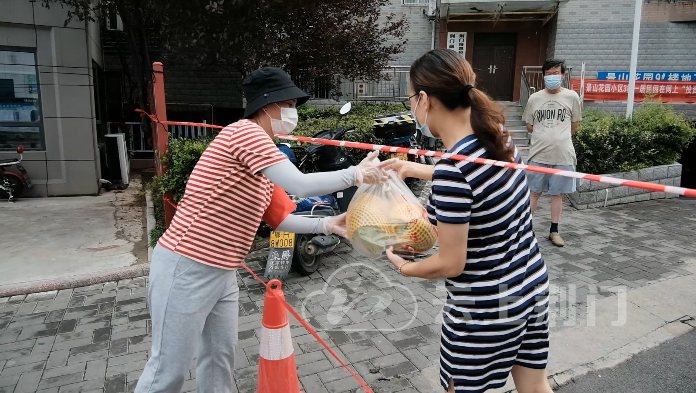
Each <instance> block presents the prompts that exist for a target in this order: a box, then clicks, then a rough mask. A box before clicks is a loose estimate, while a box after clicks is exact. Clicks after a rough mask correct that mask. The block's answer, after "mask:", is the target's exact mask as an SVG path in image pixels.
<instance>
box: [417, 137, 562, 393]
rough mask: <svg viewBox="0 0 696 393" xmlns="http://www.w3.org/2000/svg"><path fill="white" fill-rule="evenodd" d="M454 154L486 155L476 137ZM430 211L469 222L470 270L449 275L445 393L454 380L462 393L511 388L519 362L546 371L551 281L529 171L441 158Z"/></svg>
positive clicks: (442, 218) (436, 217) (434, 218)
mask: <svg viewBox="0 0 696 393" xmlns="http://www.w3.org/2000/svg"><path fill="white" fill-rule="evenodd" d="M449 152H450V153H454V154H463V155H468V156H473V157H481V158H488V153H487V152H486V150H485V149H484V148H483V147H482V146H481V144H480V143H479V141H478V138H477V137H476V136H475V135H471V136H468V137H466V138H464V139H462V140H461V141H459V143H457V145H456V146H454V147H453V148H452V149H451V150H450V151H449ZM515 154H516V155H517V161H518V162H521V158H520V156H519V153H517V152H515ZM427 210H428V215H429V217H430V220H431V222H432V223H433V224H436V223H437V222H443V223H448V224H465V223H469V240H468V249H467V255H466V266H465V267H464V271H463V272H462V274H461V275H459V276H457V277H452V278H448V279H447V280H446V289H447V304H446V306H445V309H444V315H443V321H444V322H443V326H442V336H441V347H440V380H441V383H442V386H443V387H444V388H445V390H447V389H448V381H449V379H450V378H451V379H452V380H453V381H454V386H455V391H456V392H457V393H460V392H467V393H470V392H485V391H486V390H488V389H493V388H499V387H502V386H503V385H505V382H506V379H507V377H508V375H509V373H510V370H511V369H512V366H513V365H515V364H518V365H521V366H524V367H529V368H535V369H543V368H546V362H547V356H548V347H549V328H548V300H549V299H548V298H549V280H548V275H547V273H546V265H545V264H544V259H543V258H542V257H541V253H540V252H539V247H538V245H537V241H536V238H535V237H534V232H533V231H532V214H531V210H530V203H529V190H528V189H527V179H526V175H525V171H523V170H514V169H508V168H501V167H496V166H490V165H480V164H475V163H468V162H463V161H453V160H441V161H440V162H438V163H437V165H436V166H435V173H434V175H433V183H432V195H431V196H430V202H429V204H428V206H427Z"/></svg>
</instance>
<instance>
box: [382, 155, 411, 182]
mask: <svg viewBox="0 0 696 393" xmlns="http://www.w3.org/2000/svg"><path fill="white" fill-rule="evenodd" d="M412 164H414V163H413V162H411V161H404V160H398V159H397V160H396V161H394V162H392V163H390V164H388V165H386V166H385V167H384V170H385V171H394V172H396V173H398V174H399V177H400V178H401V179H402V180H403V179H405V178H407V177H413V176H411V174H410V172H411V170H412V169H413V166H412Z"/></svg>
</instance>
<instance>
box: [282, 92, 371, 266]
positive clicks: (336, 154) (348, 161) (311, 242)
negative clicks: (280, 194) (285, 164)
mask: <svg viewBox="0 0 696 393" xmlns="http://www.w3.org/2000/svg"><path fill="white" fill-rule="evenodd" d="M350 109H351V104H350V103H347V104H346V105H344V106H343V107H342V108H341V110H340V114H341V116H340V117H339V119H338V121H337V123H336V128H334V129H332V130H325V131H321V132H318V133H317V134H315V135H314V138H321V139H334V140H341V139H343V137H344V136H345V135H346V134H347V133H349V132H351V131H353V130H354V128H344V127H339V126H338V125H339V124H340V121H341V119H342V117H343V116H344V115H345V114H347V113H348V112H349V111H350ZM277 146H278V149H279V150H280V151H281V152H282V153H284V154H285V155H286V156H287V157H288V159H289V160H290V162H292V163H293V164H295V165H296V166H297V168H298V169H299V170H300V171H302V172H303V173H312V172H331V171H336V170H340V169H346V168H349V167H351V166H354V165H356V162H355V160H353V158H352V157H351V156H350V155H348V154H347V153H346V152H344V151H341V150H340V149H339V148H338V147H336V146H328V145H321V144H310V145H308V146H306V147H304V146H291V145H290V144H286V143H281V144H278V145H277ZM356 191H357V187H351V188H348V189H346V190H343V191H338V192H335V193H333V194H327V195H322V196H317V197H311V198H298V197H295V196H293V195H290V198H291V199H292V200H293V202H295V204H296V205H297V209H296V210H295V211H294V212H293V213H292V214H295V215H300V216H304V217H317V218H321V217H328V216H337V215H340V214H342V213H345V212H346V211H347V210H348V205H349V204H350V200H351V199H352V198H353V195H354V194H355V192H356ZM272 236H273V235H272ZM340 243H341V238H340V237H339V236H337V235H330V236H325V235H316V234H296V235H295V241H294V252H293V257H292V268H293V270H295V271H296V272H298V273H299V274H302V275H310V274H312V273H314V272H315V271H316V270H317V268H318V267H319V263H318V256H319V255H322V254H326V253H329V252H331V251H333V250H334V249H335V248H336V246H338V245H339V244H340Z"/></svg>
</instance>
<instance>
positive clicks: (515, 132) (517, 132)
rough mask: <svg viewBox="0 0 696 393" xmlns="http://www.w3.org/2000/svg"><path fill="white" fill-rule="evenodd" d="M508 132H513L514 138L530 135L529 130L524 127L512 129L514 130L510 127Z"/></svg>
mask: <svg viewBox="0 0 696 393" xmlns="http://www.w3.org/2000/svg"><path fill="white" fill-rule="evenodd" d="M508 132H509V133H510V134H512V136H513V137H514V138H529V135H528V134H529V133H528V132H527V130H523V129H520V130H515V129H512V130H511V129H508Z"/></svg>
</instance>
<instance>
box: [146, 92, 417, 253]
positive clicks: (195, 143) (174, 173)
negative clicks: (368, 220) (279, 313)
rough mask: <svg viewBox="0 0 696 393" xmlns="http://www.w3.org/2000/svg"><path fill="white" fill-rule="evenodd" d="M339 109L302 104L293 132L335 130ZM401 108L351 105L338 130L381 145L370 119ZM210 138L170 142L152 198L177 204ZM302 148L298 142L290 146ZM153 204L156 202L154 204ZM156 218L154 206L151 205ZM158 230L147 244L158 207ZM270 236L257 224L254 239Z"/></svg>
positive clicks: (361, 153)
mask: <svg viewBox="0 0 696 393" xmlns="http://www.w3.org/2000/svg"><path fill="white" fill-rule="evenodd" d="M339 109H340V106H337V107H331V108H326V109H324V108H315V107H311V106H308V105H303V106H301V107H300V108H298V114H299V118H300V122H299V124H298V127H297V129H296V130H295V132H294V133H293V134H294V135H299V136H314V135H315V134H316V133H318V132H320V131H324V130H330V129H333V128H335V127H336V121H337V120H338V116H339V113H338V111H339ZM404 110H405V109H404V107H403V105H398V104H365V103H359V104H355V105H353V108H352V109H351V111H350V112H349V113H348V115H346V116H345V117H344V118H343V119H342V120H341V123H340V126H342V127H355V131H354V132H351V133H349V134H347V135H346V137H345V139H346V140H349V141H353V142H364V143H381V142H380V140H378V139H377V138H375V137H374V134H373V131H372V121H373V120H372V119H373V118H374V117H375V116H379V115H385V114H389V113H396V112H403V111H404ZM211 141H212V139H211V138H202V139H170V140H169V150H168V151H167V156H166V157H165V159H164V160H165V162H167V164H168V165H169V167H168V169H167V173H166V174H165V175H164V176H161V177H156V178H155V180H154V182H153V184H152V190H153V198H154V199H155V200H159V201H161V200H162V195H163V194H164V193H165V192H171V193H172V194H173V195H174V202H175V203H179V201H180V200H181V198H183V196H184V191H185V190H186V182H187V181H188V179H189V176H190V175H191V172H192V171H193V168H194V167H195V166H196V163H197V162H198V159H199V158H200V156H201V154H203V152H204V151H205V149H206V148H207V147H208V145H209V144H210V142H211ZM293 144H296V145H302V143H293ZM345 150H346V151H347V152H348V153H349V154H351V156H353V158H354V159H355V160H356V161H357V162H359V161H360V160H362V158H364V157H365V155H367V153H368V152H367V151H366V150H360V149H345ZM155 203H157V202H155ZM155 210H156V215H157V204H156V205H155ZM161 217H162V227H161V228H159V223H158V229H157V230H153V231H152V233H151V234H150V244H153V245H154V244H155V243H156V242H157V240H158V239H159V237H160V236H161V235H162V233H164V231H163V228H164V210H163V205H162V208H161ZM269 233H270V228H269V227H268V226H266V225H265V224H264V223H261V226H260V227H259V230H258V232H257V236H259V237H267V236H268V234H269Z"/></svg>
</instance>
